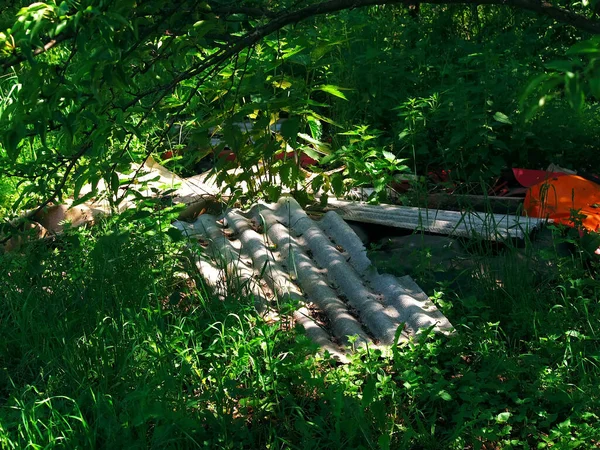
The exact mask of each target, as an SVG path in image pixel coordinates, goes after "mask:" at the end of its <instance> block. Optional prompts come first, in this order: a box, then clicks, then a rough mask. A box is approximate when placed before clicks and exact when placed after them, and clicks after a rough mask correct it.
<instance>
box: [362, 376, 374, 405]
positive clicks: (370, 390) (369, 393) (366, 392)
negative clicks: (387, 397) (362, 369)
mask: <svg viewBox="0 0 600 450" xmlns="http://www.w3.org/2000/svg"><path fill="white" fill-rule="evenodd" d="M375 392H376V383H375V378H369V380H368V381H367V382H366V383H365V384H364V387H363V394H362V407H363V408H366V407H367V406H369V405H370V404H371V402H373V399H374V398H375Z"/></svg>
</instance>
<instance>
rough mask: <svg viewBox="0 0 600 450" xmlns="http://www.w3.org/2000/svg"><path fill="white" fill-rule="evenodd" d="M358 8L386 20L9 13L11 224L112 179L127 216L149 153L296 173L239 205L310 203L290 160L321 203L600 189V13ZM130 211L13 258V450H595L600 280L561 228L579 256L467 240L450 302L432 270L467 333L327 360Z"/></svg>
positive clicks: (275, 14) (599, 438)
mask: <svg viewBox="0 0 600 450" xmlns="http://www.w3.org/2000/svg"><path fill="white" fill-rule="evenodd" d="M355 3H356V5H357V6H360V3H369V6H367V7H362V8H355V9H349V8H348V6H349V5H348V3H347V2H346V4H345V5H343V4H342V2H336V1H331V2H325V3H323V4H319V3H313V2H286V1H281V2H275V1H269V2H233V3H232V2H220V1H210V2H196V1H181V2H158V1H144V2H134V1H124V0H119V1H110V0H103V1H92V0H78V1H63V2H48V3H47V4H46V3H35V4H29V2H18V1H13V2H5V3H4V4H3V6H1V7H0V8H2V10H1V12H2V14H1V15H0V24H1V25H2V27H1V28H2V29H6V30H7V31H5V32H4V33H2V34H0V67H1V68H2V73H1V78H0V117H1V121H0V136H1V142H2V143H1V145H0V167H1V168H2V174H3V176H2V178H0V215H1V216H2V217H3V221H4V222H5V223H6V222H7V221H8V219H10V218H12V217H14V216H15V215H17V214H19V213H20V212H21V211H22V210H23V209H25V208H41V207H43V206H44V205H47V204H48V203H49V202H58V201H60V200H61V199H63V198H65V197H67V196H74V197H75V198H76V199H78V200H79V201H85V200H87V199H89V198H90V197H91V196H92V195H95V194H97V192H94V190H92V193H91V194H89V195H86V196H82V197H81V198H80V195H79V193H80V191H81V189H82V187H83V186H84V184H86V183H91V185H92V187H93V188H95V187H96V186H97V185H98V184H99V182H100V180H102V179H104V180H105V181H106V182H107V185H108V186H110V188H111V189H110V192H109V193H108V197H109V200H110V201H111V202H112V204H113V205H116V204H118V203H119V201H121V199H122V197H123V190H122V189H121V187H122V186H120V183H119V181H118V178H117V179H116V178H115V171H125V170H127V168H128V167H129V165H130V163H131V162H141V161H143V160H144V159H145V158H147V157H148V156H150V155H152V156H154V157H155V158H157V159H159V160H162V161H163V162H164V163H165V164H166V165H167V166H168V167H169V168H171V169H173V170H175V171H176V172H178V173H180V174H182V175H185V176H188V175H192V174H194V173H197V172H198V171H199V170H201V169H203V168H206V167H211V166H214V169H213V170H214V171H215V174H216V175H217V177H219V179H221V181H222V182H223V183H225V184H231V185H235V184H236V183H239V182H240V181H244V180H246V181H248V179H249V176H250V175H249V174H250V173H251V170H250V169H251V168H254V169H253V170H255V171H258V170H263V171H265V173H266V174H267V175H269V174H270V175H273V174H278V175H279V177H280V180H281V183H282V184H281V185H280V184H277V183H275V182H274V178H272V177H268V176H267V177H265V180H267V182H266V183H264V184H262V185H255V186H254V190H253V191H251V192H249V193H247V194H245V197H243V198H241V200H244V201H250V200H254V199H256V198H259V197H261V196H262V197H266V198H268V199H274V198H277V197H278V196H279V195H280V194H281V192H282V189H283V188H284V187H287V188H292V189H296V187H297V182H298V180H299V179H300V174H301V167H300V164H299V163H300V161H299V158H297V157H294V158H289V159H283V160H282V159H278V158H277V157H276V155H278V154H280V153H281V152H282V151H289V150H295V151H296V153H297V155H299V154H300V153H301V152H304V153H306V154H307V155H309V156H311V157H314V158H316V159H318V160H319V165H318V166H315V167H313V169H312V170H314V171H315V172H316V173H318V174H319V176H318V177H317V178H316V179H315V181H314V184H313V187H319V186H321V187H323V188H324V189H325V190H328V191H329V192H334V193H342V192H343V191H344V190H345V189H347V188H349V187H352V186H353V185H365V184H374V185H375V187H376V189H377V190H376V193H375V195H376V196H379V197H380V198H381V197H383V193H384V190H383V187H384V186H385V184H386V182H387V181H389V180H390V179H391V178H392V176H393V175H394V174H395V173H397V172H407V171H413V172H416V173H417V174H419V175H422V174H424V173H426V172H428V171H431V170H446V171H450V173H451V174H452V175H451V176H452V178H453V179H454V180H455V181H459V182H464V183H471V184H469V185H474V184H478V185H479V184H484V185H485V184H486V183H490V182H491V181H492V180H493V179H494V178H495V177H497V176H498V174H499V173H500V171H501V170H503V169H505V168H509V167H511V166H524V167H529V168H539V167H544V166H545V165H546V164H548V163H550V162H554V163H557V164H560V165H563V166H566V167H571V168H577V169H587V170H592V171H593V170H594V165H595V164H594V163H595V157H596V151H595V150H596V148H595V147H596V145H597V142H598V137H599V136H598V134H599V130H600V128H599V121H598V119H599V117H598V103H597V101H596V100H595V98H597V97H598V94H599V92H598V86H600V82H599V81H598V80H600V75H599V74H597V70H598V69H597V67H596V65H597V64H596V61H597V58H598V55H600V47H599V45H598V40H597V38H593V37H592V34H593V33H594V32H597V30H596V28H598V27H600V25H597V22H596V21H595V20H596V12H595V5H596V4H595V3H594V2H582V3H573V4H567V3H566V2H565V3H564V4H562V5H561V4H558V5H557V6H550V7H548V5H546V4H544V5H546V6H543V5H542V4H541V3H539V2H532V3H529V2H527V1H522V2H514V3H511V4H513V5H515V6H517V7H518V8H515V9H509V8H508V7H506V6H494V5H485V6H484V5H476V4H456V2H452V1H449V2H448V4H438V5H434V4H429V5H428V4H421V5H416V4H411V5H409V4H408V2H406V4H402V2H388V3H398V4H386V5H372V4H370V3H371V2H355ZM467 3H469V2H467ZM490 3H491V2H490ZM321 5H325V6H321ZM540 5H541V6H540ZM22 7H24V8H23V9H21V8H22ZM324 8H325V9H324ZM327 8H329V9H327ZM544 8H546V9H544ZM548 8H551V9H550V10H551V11H554V12H553V13H552V14H554V15H552V14H550V13H548V12H547V11H548ZM552 8H554V9H552ZM561 8H562V9H561ZM564 8H568V9H569V11H571V12H572V13H573V14H575V15H574V16H573V15H569V14H566V15H565V14H563V15H561V13H556V12H555V10H558V11H559V12H560V11H565V9H564ZM531 11H533V12H531ZM325 12H331V14H327V15H322V14H321V13H325ZM334 12H335V14H333V13H334ZM548 15H550V17H554V18H555V19H557V20H553V19H551V18H549V17H548ZM573 17H574V19H573ZM569 23H570V24H571V25H575V26H571V25H569ZM595 27H596V28H595ZM41 49H45V51H42V50H41ZM284 118H285V119H286V121H285V123H284V124H283V125H282V126H281V130H280V132H279V133H274V132H273V131H272V129H273V125H275V124H276V123H277V122H278V121H279V120H280V119H284ZM247 120H252V121H253V123H254V126H253V129H252V131H251V132H250V133H249V134H250V136H248V135H244V134H243V133H242V132H241V131H240V129H239V127H238V126H236V125H235V124H236V123H240V122H243V121H247ZM211 135H213V136H215V135H218V136H220V137H221V138H222V142H221V143H220V144H217V145H215V144H212V145H211V140H210V138H211ZM249 138H251V139H249ZM226 146H227V148H229V149H231V151H232V152H233V154H234V155H235V159H233V158H224V157H222V156H221V157H220V156H219V155H222V152H223V151H225V147H226ZM207 160H209V163H207V162H206V161H207ZM261 162H263V163H264V166H261V165H260V163H261ZM342 165H345V166H346V169H345V171H344V172H342V173H337V174H335V173H334V174H331V173H330V172H328V170H329V169H332V168H338V167H341V166H342ZM235 166H239V167H242V168H244V169H246V170H244V171H242V172H241V173H240V174H239V175H238V176H237V177H235V178H232V177H228V176H227V175H226V171H225V169H228V168H232V167H235ZM260 167H264V168H262V169H260ZM482 182H483V183H482ZM296 195H297V196H299V197H300V198H303V200H305V201H308V200H310V199H309V198H308V195H306V193H305V192H303V191H297V192H296ZM140 209H145V211H146V212H147V213H148V214H144V215H143V216H145V219H143V220H140V219H139V217H141V216H140V215H138V216H137V217H138V219H137V221H133V220H132V218H131V217H130V216H127V215H125V216H117V217H114V218H112V219H110V220H107V221H106V222H105V223H103V224H102V225H101V226H99V227H97V228H94V229H90V230H82V229H80V230H71V231H69V232H67V233H65V234H64V235H62V236H60V237H57V238H55V239H52V240H47V241H43V242H38V243H35V244H33V245H31V246H28V247H26V248H24V249H22V250H21V251H20V252H18V253H12V254H5V255H1V256H0V292H1V293H2V294H0V445H1V446H2V447H3V448H26V447H31V448H46V447H49V448H52V447H60V446H63V447H66V448H95V447H98V448H148V447H151V448H194V447H206V448H240V447H245V448H263V447H264V448H267V447H268V448H342V447H343V448H384V449H387V448H416V449H419V448H440V449H447V448H457V449H462V448H477V449H496V448H545V447H553V448H582V449H588V448H593V447H594V446H598V445H599V442H600V427H599V426H598V414H599V413H598V411H600V409H599V398H598V392H597V385H598V381H597V380H598V376H599V375H600V373H599V372H600V367H599V364H600V360H599V358H600V344H599V342H598V325H597V324H598V314H599V306H598V300H597V299H598V296H599V294H600V293H599V288H600V284H599V283H598V281H597V273H598V272H597V269H598V267H597V263H596V262H595V260H593V259H591V258H590V255H589V254H587V253H586V252H585V251H583V250H581V249H580V248H579V246H578V243H577V240H576V239H572V236H571V235H569V234H568V233H562V232H561V231H560V230H556V237H557V239H559V240H563V241H565V243H566V244H568V245H571V246H572V250H573V251H572V252H571V253H569V254H568V255H567V256H566V255H564V254H562V253H559V252H557V251H556V249H555V247H554V246H550V247H548V248H545V249H542V250H540V249H538V248H536V247H535V246H533V245H531V243H529V242H527V243H526V244H525V248H515V246H514V245H512V244H511V243H508V245H505V246H500V247H494V248H491V247H489V246H488V245H486V244H485V243H477V242H476V243H471V250H470V251H471V253H470V257H471V258H472V259H473V261H475V262H476V264H474V265H473V266H472V267H471V268H470V269H468V270H465V273H463V274H461V277H460V280H451V282H439V281H436V279H435V278H434V277H433V275H434V274H435V269H436V268H435V267H433V266H432V264H431V261H430V258H429V257H428V253H427V252H426V251H425V252H423V254H422V255H420V258H421V261H422V265H420V266H419V267H416V268H415V274H414V275H415V276H417V277H418V278H419V279H418V281H419V282H420V283H422V284H423V285H424V286H425V285H426V286H428V289H427V290H428V292H427V293H428V294H429V295H430V296H432V298H433V299H434V300H435V301H436V303H437V304H438V307H439V308H440V309H442V311H443V312H444V314H445V315H446V316H447V317H448V318H449V319H450V321H451V322H452V323H453V324H454V325H455V326H456V328H457V331H458V332H457V334H456V336H454V337H452V338H446V337H441V336H430V335H427V334H425V335H424V336H422V337H420V338H419V339H417V340H416V341H415V342H412V343H409V344H406V345H402V346H398V347H397V348H394V352H393V354H392V355H391V356H388V357H384V356H382V355H381V353H380V352H379V351H377V350H374V349H369V350H367V351H363V352H361V353H359V354H358V355H357V356H356V357H355V361H354V362H353V363H352V364H350V365H347V366H338V365H337V364H336V363H335V362H334V361H332V360H328V359H326V358H325V359H323V358H314V357H312V356H310V355H312V354H313V352H314V348H312V347H311V344H310V343H309V342H308V341H307V340H306V339H305V338H304V337H303V336H302V333H301V332H300V331H298V332H297V333H291V332H290V331H289V330H288V328H289V327H288V325H287V324H286V323H272V322H268V321H266V320H265V319H264V318H262V317H260V316H259V315H258V314H257V313H256V312H255V311H254V310H253V307H252V305H253V299H251V298H243V297H240V296H235V295H232V297H231V298H227V299H225V301H221V300H217V299H215V298H214V297H213V296H212V295H211V293H210V292H209V291H208V290H207V289H206V288H205V287H204V286H203V284H202V280H201V279H200V278H199V277H198V274H197V273H196V272H195V268H194V266H193V264H191V263H190V261H191V259H192V258H191V252H192V251H200V250H199V249H193V250H190V249H189V248H188V247H187V246H184V245H183V243H182V242H181V241H180V240H178V239H177V238H176V237H175V238H174V236H175V234H174V233H167V232H166V231H167V230H168V229H169V226H170V225H169V224H170V221H171V220H172V219H173V217H174V214H175V212H173V211H169V210H167V211H165V210H162V211H159V210H156V209H155V208H154V206H152V205H148V204H141V205H140ZM132 214H135V212H132ZM4 229H5V230H8V229H9V227H7V226H5V227H4ZM561 233H562V234H561ZM557 242H558V241H557ZM465 279H466V280H467V282H465V281H464V280H465Z"/></svg>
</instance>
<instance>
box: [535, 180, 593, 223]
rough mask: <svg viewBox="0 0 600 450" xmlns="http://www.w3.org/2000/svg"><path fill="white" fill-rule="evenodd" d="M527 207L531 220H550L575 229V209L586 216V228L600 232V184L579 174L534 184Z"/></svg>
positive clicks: (584, 221)
mask: <svg viewBox="0 0 600 450" xmlns="http://www.w3.org/2000/svg"><path fill="white" fill-rule="evenodd" d="M524 207H525V211H527V214H528V215H529V216H530V217H542V218H550V219H553V220H554V221H555V222H558V223H562V224H565V225H569V226H574V223H573V220H572V219H571V218H572V216H573V214H572V211H573V210H575V211H578V212H579V213H581V214H583V215H584V216H585V218H584V219H583V220H582V226H583V228H585V229H587V230H589V231H599V230H600V185H598V184H596V183H594V182H593V181H589V180H586V179H585V178H582V177H580V176H577V175H564V174H561V175H560V176H553V177H552V178H549V179H547V180H544V181H542V182H540V183H537V184H534V185H533V186H531V188H530V189H529V190H528V192H527V195H526V196H525V202H524Z"/></svg>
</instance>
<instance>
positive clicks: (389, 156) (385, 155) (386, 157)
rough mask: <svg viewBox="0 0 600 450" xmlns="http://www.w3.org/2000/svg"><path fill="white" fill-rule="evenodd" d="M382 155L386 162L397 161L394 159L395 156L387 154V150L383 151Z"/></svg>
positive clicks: (390, 153)
mask: <svg viewBox="0 0 600 450" xmlns="http://www.w3.org/2000/svg"><path fill="white" fill-rule="evenodd" d="M382 154H383V157H384V158H385V159H386V160H388V161H389V162H394V161H396V159H397V158H396V155H394V154H393V153H392V152H388V151H387V150H384V151H383V152H382Z"/></svg>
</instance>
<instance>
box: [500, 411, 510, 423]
mask: <svg viewBox="0 0 600 450" xmlns="http://www.w3.org/2000/svg"><path fill="white" fill-rule="evenodd" d="M511 415H512V414H511V413H510V412H508V411H505V412H501V413H500V414H498V415H497V416H496V421H497V422H498V423H506V422H508V419H510V416H511Z"/></svg>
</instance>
